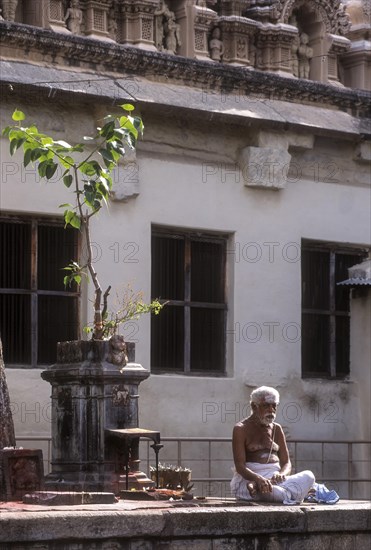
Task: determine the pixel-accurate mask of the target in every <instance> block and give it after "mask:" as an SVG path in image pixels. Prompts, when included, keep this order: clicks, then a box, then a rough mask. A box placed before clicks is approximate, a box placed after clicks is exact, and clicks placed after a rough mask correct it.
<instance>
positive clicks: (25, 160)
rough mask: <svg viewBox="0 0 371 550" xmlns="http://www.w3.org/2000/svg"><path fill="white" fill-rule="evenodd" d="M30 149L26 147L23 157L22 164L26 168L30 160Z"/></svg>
mask: <svg viewBox="0 0 371 550" xmlns="http://www.w3.org/2000/svg"><path fill="white" fill-rule="evenodd" d="M31 155H32V149H26V151H25V153H24V157H23V165H24V167H25V168H26V166H28V164H29V163H30V161H31Z"/></svg>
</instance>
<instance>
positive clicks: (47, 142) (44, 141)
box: [40, 136, 54, 146]
mask: <svg viewBox="0 0 371 550" xmlns="http://www.w3.org/2000/svg"><path fill="white" fill-rule="evenodd" d="M40 141H41V143H42V144H43V145H45V146H47V145H53V143H54V142H53V138H51V137H49V136H45V137H42V138H41V139H40Z"/></svg>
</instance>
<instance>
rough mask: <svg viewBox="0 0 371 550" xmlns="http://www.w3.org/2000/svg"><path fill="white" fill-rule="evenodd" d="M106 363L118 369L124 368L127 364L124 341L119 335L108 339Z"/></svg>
mask: <svg viewBox="0 0 371 550" xmlns="http://www.w3.org/2000/svg"><path fill="white" fill-rule="evenodd" d="M107 361H108V362H109V363H112V364H113V365H117V366H118V367H125V365H126V364H127V362H128V357H127V354H126V344H125V340H124V337H123V336H121V335H120V334H115V335H114V336H112V337H111V339H110V349H109V353H108V356H107Z"/></svg>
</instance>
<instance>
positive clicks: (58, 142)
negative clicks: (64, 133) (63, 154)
mask: <svg viewBox="0 0 371 550" xmlns="http://www.w3.org/2000/svg"><path fill="white" fill-rule="evenodd" d="M52 142H53V140H52ZM54 144H55V145H60V146H61V147H62V148H63V149H72V145H70V144H69V143H67V141H63V140H62V139H60V140H58V141H54Z"/></svg>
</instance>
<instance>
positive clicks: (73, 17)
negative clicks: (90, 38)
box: [64, 0, 82, 34]
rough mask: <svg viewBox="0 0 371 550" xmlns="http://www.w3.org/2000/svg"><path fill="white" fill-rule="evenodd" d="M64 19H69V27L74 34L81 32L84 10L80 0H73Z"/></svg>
mask: <svg viewBox="0 0 371 550" xmlns="http://www.w3.org/2000/svg"><path fill="white" fill-rule="evenodd" d="M64 20H65V21H67V28H68V30H69V31H71V32H72V34H79V33H80V31H81V24H82V10H81V9H80V5H79V0H71V4H70V7H69V8H68V10H67V12H66V15H65V16H64Z"/></svg>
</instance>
